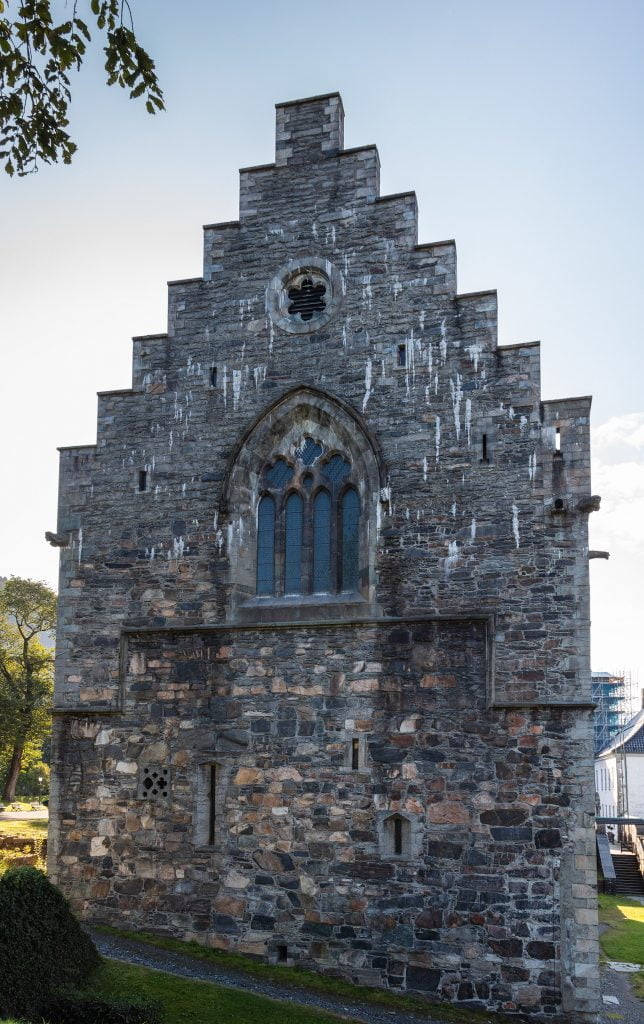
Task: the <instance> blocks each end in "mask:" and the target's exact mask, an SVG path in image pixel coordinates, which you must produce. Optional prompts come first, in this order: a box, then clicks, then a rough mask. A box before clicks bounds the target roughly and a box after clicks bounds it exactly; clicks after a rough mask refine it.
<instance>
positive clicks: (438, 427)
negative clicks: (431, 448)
mask: <svg viewBox="0 0 644 1024" xmlns="http://www.w3.org/2000/svg"><path fill="white" fill-rule="evenodd" d="M440 453H441V418H440V416H437V417H436V462H438V460H439V458H440Z"/></svg>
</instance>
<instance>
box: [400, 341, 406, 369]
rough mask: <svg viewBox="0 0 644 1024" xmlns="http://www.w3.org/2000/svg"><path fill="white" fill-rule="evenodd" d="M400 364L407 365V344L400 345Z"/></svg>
mask: <svg viewBox="0 0 644 1024" xmlns="http://www.w3.org/2000/svg"><path fill="white" fill-rule="evenodd" d="M398 366H407V346H406V345H399V346H398Z"/></svg>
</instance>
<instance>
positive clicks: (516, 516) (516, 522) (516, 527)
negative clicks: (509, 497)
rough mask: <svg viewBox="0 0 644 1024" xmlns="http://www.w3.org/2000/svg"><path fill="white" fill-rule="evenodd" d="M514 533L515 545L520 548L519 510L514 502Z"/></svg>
mask: <svg viewBox="0 0 644 1024" xmlns="http://www.w3.org/2000/svg"><path fill="white" fill-rule="evenodd" d="M512 533H513V534H514V543H515V544H516V546H517V547H519V542H520V538H519V510H518V508H517V506H516V505H515V504H514V502H513V503H512Z"/></svg>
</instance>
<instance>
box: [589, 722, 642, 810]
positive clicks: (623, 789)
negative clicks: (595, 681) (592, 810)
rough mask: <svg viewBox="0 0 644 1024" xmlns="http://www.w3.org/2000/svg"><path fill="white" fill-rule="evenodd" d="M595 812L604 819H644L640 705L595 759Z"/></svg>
mask: <svg viewBox="0 0 644 1024" xmlns="http://www.w3.org/2000/svg"><path fill="white" fill-rule="evenodd" d="M595 789H596V790H597V795H598V797H599V801H598V803H599V806H598V809H597V813H598V815H599V816H601V817H604V818H611V817H618V816H619V817H631V818H644V708H643V709H642V710H641V711H638V713H637V714H636V715H635V717H634V718H632V719H631V720H630V722H628V723H627V724H626V725H625V726H624V728H623V729H621V730H620V732H619V733H618V734H617V735H616V736H614V737H613V738H612V740H610V741H609V742H608V743H606V744H605V746H604V747H602V749H601V750H600V751H599V753H598V754H597V756H596V758H595Z"/></svg>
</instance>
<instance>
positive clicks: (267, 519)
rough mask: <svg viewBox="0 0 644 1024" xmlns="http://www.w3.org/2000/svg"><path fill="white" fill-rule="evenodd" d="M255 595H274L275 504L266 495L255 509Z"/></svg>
mask: <svg viewBox="0 0 644 1024" xmlns="http://www.w3.org/2000/svg"><path fill="white" fill-rule="evenodd" d="M257 593H258V594H259V595H260V596H264V597H265V596H267V595H270V594H274V593H275V502H274V501H273V499H272V498H271V497H269V496H268V495H267V496H265V497H264V498H262V500H261V501H260V503H259V506H258V509H257Z"/></svg>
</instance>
